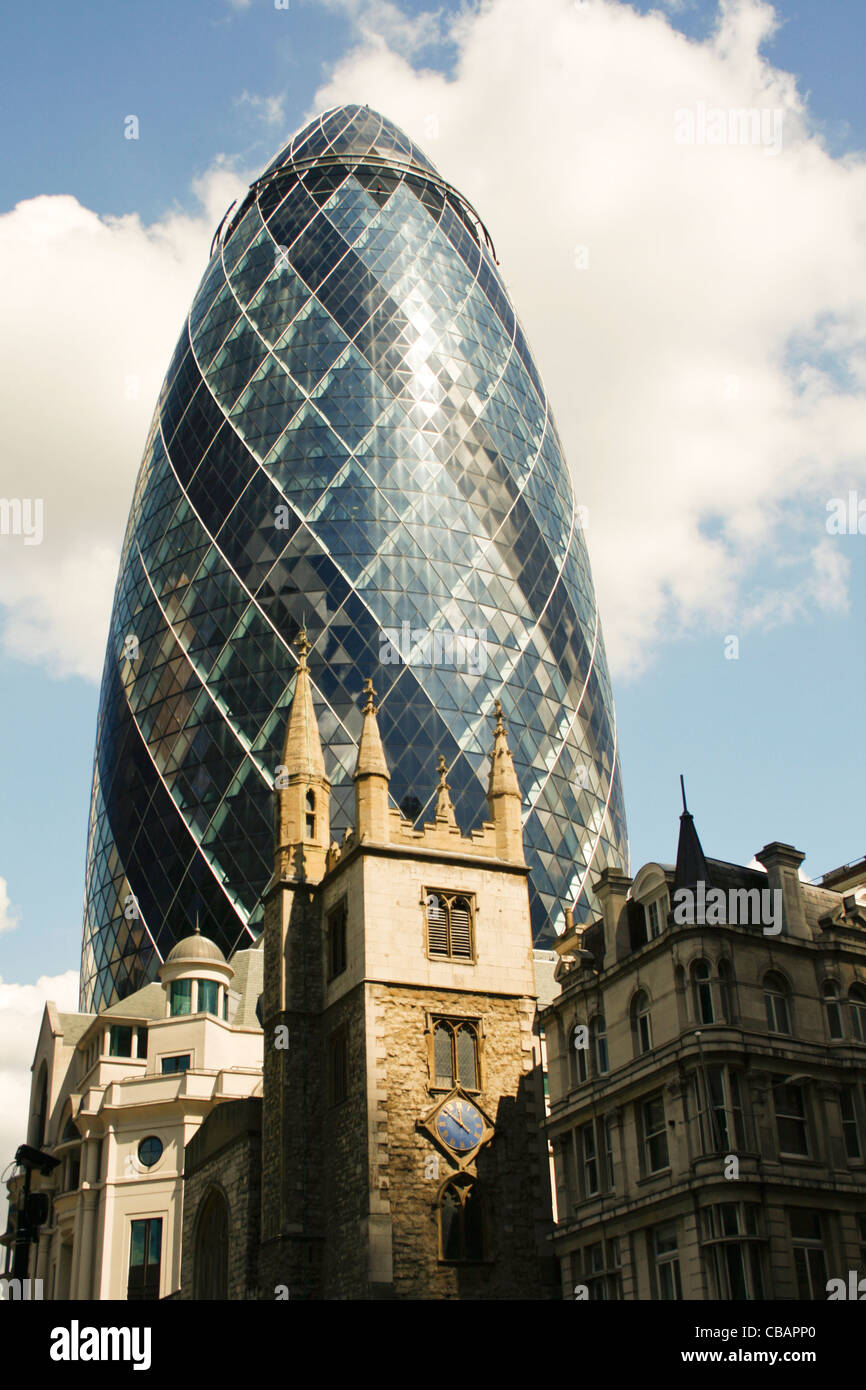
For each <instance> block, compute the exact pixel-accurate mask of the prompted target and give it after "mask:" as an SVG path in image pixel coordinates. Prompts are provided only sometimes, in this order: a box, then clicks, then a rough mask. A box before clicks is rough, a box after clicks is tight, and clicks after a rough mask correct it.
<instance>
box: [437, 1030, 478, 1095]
mask: <svg viewBox="0 0 866 1390" xmlns="http://www.w3.org/2000/svg"><path fill="white" fill-rule="evenodd" d="M437 1071H438V1066H437ZM457 1076H458V1078H459V1081H460V1085H461V1086H465V1087H467V1089H468V1090H470V1091H473V1090H475V1089H476V1088H477V1085H478V1072H477V1067H476V1061H475V1029H474V1028H471V1027H470V1026H469V1025H468V1024H463V1025H462V1026H461V1027H460V1028H458V1029H457Z"/></svg>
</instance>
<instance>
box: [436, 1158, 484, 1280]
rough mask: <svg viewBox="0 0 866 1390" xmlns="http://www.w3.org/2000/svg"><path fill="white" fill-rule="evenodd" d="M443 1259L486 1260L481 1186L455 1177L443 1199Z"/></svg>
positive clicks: (440, 1255)
mask: <svg viewBox="0 0 866 1390" xmlns="http://www.w3.org/2000/svg"><path fill="white" fill-rule="evenodd" d="M438 1216H439V1258H440V1260H449V1261H454V1262H459V1263H468V1262H471V1261H478V1260H483V1259H484V1214H483V1211H482V1205H481V1196H480V1193H479V1191H478V1184H477V1183H474V1182H472V1181H471V1180H470V1179H469V1178H454V1179H452V1181H451V1182H448V1183H446V1184H445V1187H444V1188H443V1189H442V1193H441V1196H440V1198H439V1207H438Z"/></svg>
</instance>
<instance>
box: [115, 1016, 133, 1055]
mask: <svg viewBox="0 0 866 1390" xmlns="http://www.w3.org/2000/svg"><path fill="white" fill-rule="evenodd" d="M111 1056H112V1057H131V1056H132V1029H131V1028H119V1027H118V1026H117V1025H116V1024H112V1025H111Z"/></svg>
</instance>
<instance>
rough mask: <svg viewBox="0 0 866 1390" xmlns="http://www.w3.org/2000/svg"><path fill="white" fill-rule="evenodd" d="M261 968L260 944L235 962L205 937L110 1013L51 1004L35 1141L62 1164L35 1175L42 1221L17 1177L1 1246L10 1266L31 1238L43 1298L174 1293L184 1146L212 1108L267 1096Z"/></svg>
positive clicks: (34, 1099)
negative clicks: (28, 1215) (32, 1218)
mask: <svg viewBox="0 0 866 1390" xmlns="http://www.w3.org/2000/svg"><path fill="white" fill-rule="evenodd" d="M262 964H263V955H262V952H261V950H260V949H259V948H258V947H253V948H251V949H249V950H245V951H237V952H235V954H234V956H233V957H232V961H231V964H229V963H228V962H227V961H226V959H225V957H224V956H223V953H222V951H221V950H220V948H219V947H218V946H217V945H216V944H215V943H214V942H213V941H210V940H208V938H206V937H204V936H202V935H201V934H200V933H195V934H194V935H192V936H190V937H187V938H186V939H185V940H183V941H179V942H178V943H177V944H176V945H175V946H174V947H173V949H172V950H171V951H170V952H169V954H168V956H167V957H166V960H165V962H164V964H163V965H162V966H161V967H160V970H159V981H158V982H156V981H154V982H153V983H152V984H149V985H146V986H145V987H144V989H140V990H137V991H136V992H135V993H134V994H131V995H129V996H128V997H127V998H126V999H123V1000H121V1001H120V1002H119V1003H117V1004H114V1005H112V1007H111V1008H108V1009H104V1010H102V1011H101V1012H100V1013H98V1014H68V1013H61V1012H59V1011H58V1010H57V1008H56V1007H55V1005H54V1004H53V1003H50V1002H49V1003H48V1004H47V1005H46V1007H45V1012H44V1014H43V1018H42V1026H41V1029H40V1033H39V1040H38V1042H37V1045H36V1053H35V1056H34V1060H33V1069H32V1072H33V1081H32V1087H31V1102H30V1121H29V1126H28V1133H27V1141H28V1143H29V1144H30V1145H31V1146H32V1147H33V1148H35V1149H37V1150H39V1151H41V1152H44V1153H47V1154H48V1155H49V1156H50V1157H51V1158H52V1159H55V1160H56V1161H57V1162H56V1166H55V1167H54V1169H53V1171H52V1173H51V1174H50V1175H49V1176H42V1175H40V1174H39V1173H34V1174H33V1188H32V1190H33V1193H34V1194H36V1195H37V1197H38V1200H39V1203H40V1207H39V1213H38V1225H37V1224H36V1223H35V1222H31V1223H29V1224H28V1223H26V1222H25V1221H23V1220H22V1213H23V1211H24V1197H25V1189H26V1183H25V1178H24V1174H23V1173H22V1172H20V1171H19V1172H17V1173H16V1174H15V1176H13V1178H12V1180H11V1181H10V1183H9V1184H8V1188H9V1202H10V1207H9V1224H8V1227H7V1231H6V1234H5V1236H4V1237H3V1238H2V1242H3V1244H4V1245H5V1246H6V1247H7V1257H8V1259H9V1261H10V1265H9V1267H11V1257H12V1254H13V1250H14V1248H15V1244H16V1236H19V1237H23V1236H24V1235H25V1234H26V1235H27V1237H28V1239H27V1240H26V1241H25V1242H24V1244H25V1247H29V1249H26V1254H27V1256H28V1258H29V1273H30V1276H31V1277H32V1278H34V1279H41V1280H42V1289H43V1294H44V1296H45V1297H46V1298H50V1299H68V1298H73V1299H125V1298H130V1299H156V1298H164V1297H166V1296H167V1295H169V1294H171V1293H173V1292H174V1291H175V1290H176V1289H177V1288H178V1286H179V1284H180V1278H181V1231H182V1225H183V1215H182V1208H183V1175H184V1154H185V1150H186V1146H187V1145H188V1144H189V1143H190V1141H191V1140H192V1138H193V1136H194V1135H195V1133H196V1131H197V1130H198V1128H199V1126H200V1125H201V1123H202V1121H203V1120H204V1119H205V1117H206V1116H208V1115H210V1114H211V1112H212V1111H214V1110H215V1109H220V1108H222V1107H228V1108H231V1104H232V1101H233V1100H234V1099H237V1098H241V1097H248V1096H255V1095H259V1096H260V1095H261V1084H262V1034H261V1028H260V1027H259V1024H258V1021H257V1018H256V1005H257V1001H258V999H259V996H260V993H261V988H262ZM260 1103H261V1102H260V1100H259V1101H258V1102H256V1101H255V1100H253V1101H252V1104H253V1105H255V1104H260ZM22 1137H23V1136H22ZM25 1228H26V1229H25ZM20 1243H21V1242H20V1241H19V1252H18V1253H19V1256H20V1255H21V1254H22V1253H24V1252H22V1251H21V1250H20Z"/></svg>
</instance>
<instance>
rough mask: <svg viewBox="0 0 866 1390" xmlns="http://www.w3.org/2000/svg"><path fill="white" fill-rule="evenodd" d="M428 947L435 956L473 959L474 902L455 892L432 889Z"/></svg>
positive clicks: (429, 908) (428, 902)
mask: <svg viewBox="0 0 866 1390" xmlns="http://www.w3.org/2000/svg"><path fill="white" fill-rule="evenodd" d="M426 901H427V950H428V953H429V954H430V955H431V956H448V957H450V958H452V959H456V960H472V958H473V940H472V916H473V914H472V903H471V901H470V900H469V898H466V897H462V896H455V895H454V894H451V893H428V894H427V895H426Z"/></svg>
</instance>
